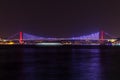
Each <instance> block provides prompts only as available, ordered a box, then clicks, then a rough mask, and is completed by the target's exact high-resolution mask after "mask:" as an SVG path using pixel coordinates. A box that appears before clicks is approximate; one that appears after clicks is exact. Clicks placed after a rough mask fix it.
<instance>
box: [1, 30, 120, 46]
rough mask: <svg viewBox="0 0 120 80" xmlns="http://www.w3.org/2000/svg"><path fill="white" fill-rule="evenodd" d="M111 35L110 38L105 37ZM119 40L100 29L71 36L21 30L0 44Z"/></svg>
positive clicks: (84, 42) (107, 43) (105, 43)
mask: <svg viewBox="0 0 120 80" xmlns="http://www.w3.org/2000/svg"><path fill="white" fill-rule="evenodd" d="M106 36H109V38H105V37H106ZM119 43H120V42H119V40H118V39H117V38H115V37H114V38H113V36H111V35H110V34H108V33H106V32H104V31H100V32H95V33H92V34H89V35H84V36H78V37H70V38H50V37H49V38H46V37H40V36H36V35H32V34H28V33H23V32H19V33H16V34H14V35H12V36H10V37H9V38H7V39H1V41H0V44H2V45H4V44H9V45H13V44H23V45H101V44H104V45H119Z"/></svg>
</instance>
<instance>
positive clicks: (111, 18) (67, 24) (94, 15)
mask: <svg viewBox="0 0 120 80" xmlns="http://www.w3.org/2000/svg"><path fill="white" fill-rule="evenodd" d="M113 1H114V0H113ZM99 30H104V31H106V32H108V33H110V34H111V35H114V36H117V37H120V2H115V1H114V2H110V1H109V2H108V1H105V0H104V1H101V0H95V1H91V0H88V1H86V0H85V1H81V0H79V1H77V2H75V1H74V0H73V1H70V0H69V1H65V0H63V1H62V0H60V1H58V0H1V1H0V36H1V37H8V36H11V35H13V34H15V33H17V32H19V31H23V32H26V33H29V34H34V35H39V36H49V37H71V36H80V35H87V34H90V33H93V32H97V31H99Z"/></svg>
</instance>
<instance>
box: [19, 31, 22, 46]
mask: <svg viewBox="0 0 120 80" xmlns="http://www.w3.org/2000/svg"><path fill="white" fill-rule="evenodd" d="M19 43H20V44H23V32H20V33H19Z"/></svg>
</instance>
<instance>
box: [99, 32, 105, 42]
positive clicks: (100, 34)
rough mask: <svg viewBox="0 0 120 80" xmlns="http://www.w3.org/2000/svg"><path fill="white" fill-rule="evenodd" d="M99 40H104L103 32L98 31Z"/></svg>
mask: <svg viewBox="0 0 120 80" xmlns="http://www.w3.org/2000/svg"><path fill="white" fill-rule="evenodd" d="M99 40H101V41H103V40H104V31H103V30H102V31H100V33H99Z"/></svg>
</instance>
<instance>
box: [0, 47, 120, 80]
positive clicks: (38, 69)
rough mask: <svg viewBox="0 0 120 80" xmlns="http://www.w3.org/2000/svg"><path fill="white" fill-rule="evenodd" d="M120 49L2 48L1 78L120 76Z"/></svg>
mask: <svg viewBox="0 0 120 80" xmlns="http://www.w3.org/2000/svg"><path fill="white" fill-rule="evenodd" d="M119 53H120V49H111V50H110V49H71V48H68V49H64V48H47V49H46V48H15V49H1V50H0V80H10V79H12V80H119V79H120V76H119V74H118V73H120V69H119V68H120V64H119V61H120V54H119ZM116 78H118V79H116Z"/></svg>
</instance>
